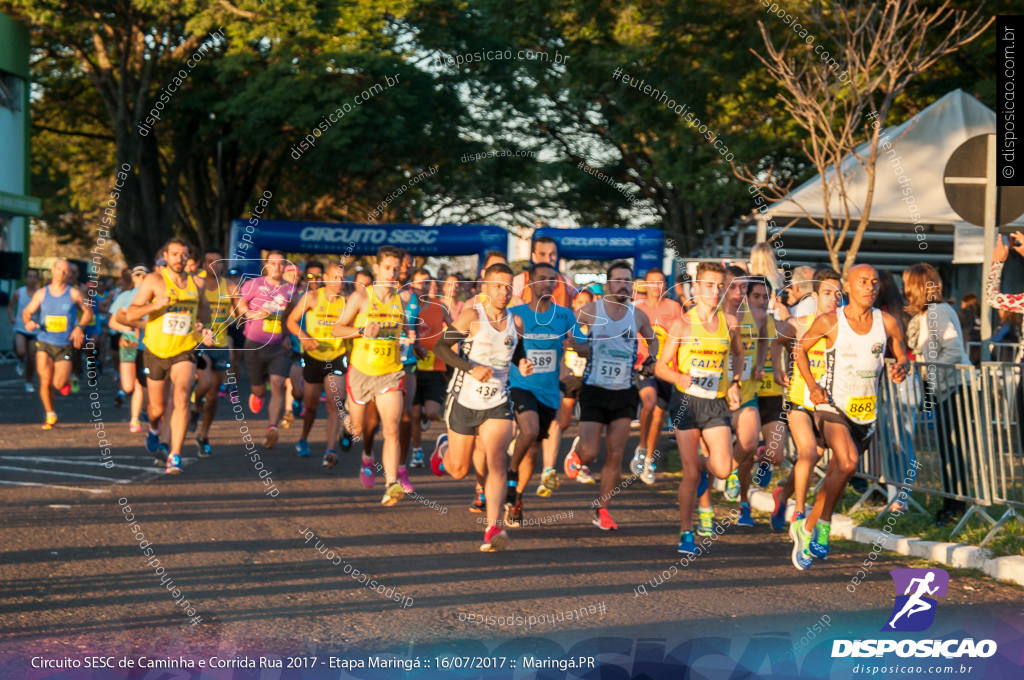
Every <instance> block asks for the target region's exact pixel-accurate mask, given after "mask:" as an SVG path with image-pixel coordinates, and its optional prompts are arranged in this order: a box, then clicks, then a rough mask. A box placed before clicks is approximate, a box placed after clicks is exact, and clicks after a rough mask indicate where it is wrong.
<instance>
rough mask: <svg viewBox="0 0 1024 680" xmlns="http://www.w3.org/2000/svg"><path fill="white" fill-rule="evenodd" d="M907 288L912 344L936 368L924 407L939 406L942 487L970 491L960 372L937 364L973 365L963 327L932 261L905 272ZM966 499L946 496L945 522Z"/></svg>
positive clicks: (938, 519)
mask: <svg viewBox="0 0 1024 680" xmlns="http://www.w3.org/2000/svg"><path fill="white" fill-rule="evenodd" d="M903 288H904V290H905V291H906V294H907V313H908V314H910V315H911V319H910V327H911V328H909V329H908V332H907V338H908V339H910V338H913V340H912V341H911V343H912V344H909V345H908V348H909V349H910V350H911V351H912V352H913V353H914V354H915V355H917V357H918V361H920V362H922V363H925V364H928V365H929V366H931V368H929V369H928V371H927V374H926V375H927V376H928V377H929V379H931V376H935V378H934V382H931V383H930V384H929V385H928V387H927V388H926V390H925V400H924V408H925V409H926V410H932V409H934V411H933V412H934V416H935V429H936V436H937V438H938V444H939V458H940V460H941V466H940V472H941V474H942V490H943V491H944V492H945V493H948V494H957V495H961V496H963V495H967V488H966V484H965V483H964V481H965V476H966V465H965V464H964V457H963V449H964V448H965V446H964V445H965V442H961V441H960V439H959V432H958V429H957V422H958V417H959V414H960V413H962V412H963V408H964V401H963V396H962V394H961V383H960V374H959V373H958V372H957V371H956V370H955V369H951V368H945V367H941V366H934V364H961V365H962V364H968V363H970V359H969V358H968V356H967V350H965V349H964V340H963V330H962V329H961V328H960V320H959V319H958V318H957V315H956V310H954V309H953V307H952V306H950V305H949V304H948V303H946V302H944V301H943V298H942V279H941V278H939V273H938V272H937V271H936V270H935V267H933V266H931V265H930V264H923V263H922V264H915V265H913V266H911V267H910V268H908V269H907V270H906V271H904V272H903ZM966 509H967V506H966V505H965V504H964V502H963V501H959V500H956V499H952V498H943V499H942V508H941V509H940V510H939V511H938V513H937V514H936V515H935V523H936V524H938V525H939V526H942V525H944V524H948V523H950V522H954V521H956V518H958V517H959V516H960V515H962V514H963V513H964V511H966Z"/></svg>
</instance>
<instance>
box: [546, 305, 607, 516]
mask: <svg viewBox="0 0 1024 680" xmlns="http://www.w3.org/2000/svg"><path fill="white" fill-rule="evenodd" d="M593 301H594V293H592V292H591V291H590V290H586V289H584V290H581V291H580V292H579V293H577V295H576V297H574V298H573V299H572V312H573V314H579V311H580V310H581V309H582V308H583V307H585V306H586V305H588V304H590V303H591V302H593ZM589 331H590V329H589V328H588V327H586V326H580V332H581V333H583V334H584V335H586V334H587V333H589ZM586 370H587V358H586V357H581V356H580V355H579V354H577V353H576V350H575V349H573V347H572V345H571V344H570V345H569V346H567V347H566V348H565V361H563V362H562V365H561V366H560V367H559V371H560V374H559V377H560V378H561V380H560V382H559V384H558V388H559V390H561V392H562V403H561V405H560V406H559V407H558V428H559V430H561V431H562V432H565V431H566V430H568V429H569V427H570V426H571V425H572V419H573V415H574V413H573V412H574V411H575V410H576V400H577V399H578V398H579V396H580V390H581V389H583V373H584V372H585V371H586ZM579 444H580V438H579V437H578V436H577V437H574V438H573V440H572V446H570V447H569V450H570V452H571V451H575V450H576V447H577V446H579ZM545 460H547V459H545ZM576 481H577V482H580V483H581V484H595V483H596V482H597V480H596V479H594V477H593V475H591V474H590V468H589V467H587V466H586V465H584V466H583V467H581V468H580V471H579V473H578V474H577V475H576ZM558 485H559V482H558V471H557V470H556V469H555V468H554V467H550V468H549V467H547V465H546V464H545V466H544V473H543V474H542V475H541V478H540V484H539V485H538V486H537V495H538V496H540V497H541V498H547V497H548V496H550V495H551V494H553V493H554V492H555V491H557V490H558Z"/></svg>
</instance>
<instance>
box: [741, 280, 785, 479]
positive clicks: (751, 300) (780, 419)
mask: <svg viewBox="0 0 1024 680" xmlns="http://www.w3.org/2000/svg"><path fill="white" fill-rule="evenodd" d="M770 299H771V293H770V285H769V283H768V281H767V279H764V278H761V277H756V278H752V279H751V283H750V286H749V288H748V293H747V304H749V305H750V306H751V307H752V308H757V309H760V310H761V311H763V312H764V313H765V328H766V333H765V337H764V338H763V339H762V342H764V344H765V345H766V346H771V343H772V342H773V341H774V340H775V335H776V332H775V320H774V319H773V318H772V317H771V315H769V314H768V303H769V301H770ZM784 393H785V388H784V387H783V386H782V385H780V384H779V383H777V382H775V372H774V364H772V361H771V357H770V356H768V357H766V359H765V362H764V377H763V378H761V382H760V383H759V384H758V388H757V412H758V414H759V415H760V417H761V437H762V439H763V440H764V444H763V446H761V447H759V448H758V455H757V459H756V462H757V467H756V468H755V470H754V472H753V475H752V481H753V482H754V483H755V484H757V485H758V486H760V487H761V488H762V489H764V488H767V486H768V485H769V484H770V483H771V481H772V465H773V464H778V463H780V462H782V454H783V446H784V444H785V442H786V420H785V418H784V414H785V408H784V399H783V394H784Z"/></svg>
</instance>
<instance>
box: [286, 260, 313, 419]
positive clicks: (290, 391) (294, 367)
mask: <svg viewBox="0 0 1024 680" xmlns="http://www.w3.org/2000/svg"><path fill="white" fill-rule="evenodd" d="M281 278H283V279H284V282H285V283H288V284H291V285H292V286H295V299H298V296H299V295H301V294H302V293H304V292H305V291H307V290H309V287H308V286H309V284H308V283H305V282H306V281H308V279H304V277H302V276H301V275H300V272H299V266H298V265H297V264H293V263H291V262H289V263H288V264H286V265H285V267H284V274H282V275H281ZM303 284H305V286H306V287H303ZM284 318H285V319H287V318H288V317H287V315H286V316H285V317H284ZM305 322H306V321H305V317H302V318H301V319H300V325H301V324H304V323H305ZM288 350H289V352H288V361H289V366H288V379H287V380H285V381H284V404H285V408H284V415H283V416H282V418H281V427H283V428H284V429H286V430H287V429H288V428H290V427H291V426H292V423H293V422H295V419H296V418H298V417H300V416H301V415H302V395H303V394H304V393H305V388H304V387H303V384H302V382H303V381H302V344H301V343H300V342H299V336H297V335H294V334H292V333H289V334H288Z"/></svg>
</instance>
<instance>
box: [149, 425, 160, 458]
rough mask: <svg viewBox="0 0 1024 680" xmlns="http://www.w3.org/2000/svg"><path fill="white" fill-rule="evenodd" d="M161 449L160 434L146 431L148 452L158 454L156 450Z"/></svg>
mask: <svg viewBox="0 0 1024 680" xmlns="http://www.w3.org/2000/svg"><path fill="white" fill-rule="evenodd" d="M159 448H160V433H159V432H153V430H146V450H147V451H149V452H150V453H156V450H157V449H159Z"/></svg>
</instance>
